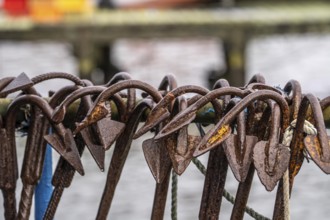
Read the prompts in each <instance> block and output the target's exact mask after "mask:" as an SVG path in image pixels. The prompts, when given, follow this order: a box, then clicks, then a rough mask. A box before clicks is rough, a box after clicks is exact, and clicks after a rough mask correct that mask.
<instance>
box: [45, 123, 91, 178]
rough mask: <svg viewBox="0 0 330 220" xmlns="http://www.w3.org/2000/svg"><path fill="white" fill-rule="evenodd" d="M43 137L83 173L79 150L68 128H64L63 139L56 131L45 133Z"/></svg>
mask: <svg viewBox="0 0 330 220" xmlns="http://www.w3.org/2000/svg"><path fill="white" fill-rule="evenodd" d="M44 138H45V139H46V141H47V142H48V143H49V144H50V145H51V146H52V147H53V148H54V149H55V150H56V151H57V152H58V153H59V154H60V155H61V156H62V157H63V158H64V159H65V160H66V161H67V162H68V163H69V164H70V165H71V166H72V167H73V168H74V169H75V170H76V171H77V172H78V173H79V174H80V175H84V169H83V166H82V163H81V160H80V156H79V152H78V149H77V146H76V143H75V141H74V138H73V135H72V132H71V130H70V129H66V132H65V135H64V140H62V138H61V137H60V136H59V135H58V134H56V133H53V134H48V135H45V136H44Z"/></svg>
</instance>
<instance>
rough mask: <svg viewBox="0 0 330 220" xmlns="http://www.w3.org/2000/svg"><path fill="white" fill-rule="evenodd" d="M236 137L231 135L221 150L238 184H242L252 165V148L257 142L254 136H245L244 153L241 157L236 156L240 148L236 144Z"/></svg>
mask: <svg viewBox="0 0 330 220" xmlns="http://www.w3.org/2000/svg"><path fill="white" fill-rule="evenodd" d="M238 139H239V138H238V135H234V134H231V135H230V136H229V137H228V138H227V139H226V140H225V141H224V142H223V149H224V151H225V154H226V157H227V160H228V163H229V166H230V168H231V170H232V171H233V174H234V176H235V178H236V179H237V180H238V181H239V182H244V181H245V179H246V177H247V174H248V172H249V169H250V165H251V163H252V154H253V147H254V146H255V144H256V143H257V141H258V138H257V137H255V136H250V135H247V136H245V143H244V144H245V146H244V147H245V152H244V153H243V154H242V155H237V154H238V152H237V151H239V150H240V149H237V147H241V146H239V144H238V141H239V140H238Z"/></svg>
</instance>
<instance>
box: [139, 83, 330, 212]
mask: <svg viewBox="0 0 330 220" xmlns="http://www.w3.org/2000/svg"><path fill="white" fill-rule="evenodd" d="M255 80H258V77H256V79H255ZM293 84H294V85H293ZM294 86H296V87H297V86H298V85H297V83H296V82H293V81H290V82H289V83H288V85H287V86H286V88H287V89H286V90H288V91H282V90H280V89H276V88H274V87H270V86H267V85H265V84H264V83H263V82H253V79H252V80H251V83H249V84H248V85H247V86H246V87H244V88H240V89H238V88H232V87H229V88H218V89H214V90H213V91H211V92H209V93H208V94H206V95H204V96H202V97H201V98H200V99H198V100H197V101H196V102H195V103H193V104H191V105H190V106H189V107H188V108H186V109H185V110H183V111H181V112H179V114H177V115H176V116H175V117H174V118H173V119H172V120H171V121H170V122H168V123H167V124H166V125H165V127H164V128H163V129H162V130H161V131H160V132H159V133H158V134H157V136H156V137H155V139H159V140H162V139H163V138H165V137H169V136H171V135H172V134H174V133H175V132H180V130H181V129H183V128H184V127H185V126H187V125H188V124H189V123H191V122H192V121H193V120H194V119H195V118H196V112H197V111H198V109H199V108H201V107H203V106H204V105H205V104H207V103H208V102H210V101H212V100H214V99H217V98H220V97H221V96H225V95H230V96H231V98H236V97H240V98H241V100H239V101H236V104H235V106H234V107H233V108H232V109H230V110H228V112H227V113H226V114H225V115H224V116H223V117H222V118H220V120H219V121H218V122H217V124H216V125H215V126H214V128H212V129H211V130H209V131H208V132H207V133H206V135H205V136H204V137H203V138H202V139H201V141H200V142H199V143H198V144H197V145H196V146H194V153H193V154H192V156H194V157H197V156H199V155H201V154H204V153H206V152H208V151H210V150H213V149H216V148H223V149H224V150H225V154H226V157H227V160H228V162H229V165H230V167H231V169H232V171H233V173H234V175H235V177H236V178H237V180H238V181H239V182H240V187H239V189H238V192H243V190H241V189H240V188H241V183H242V184H243V185H242V188H243V189H245V190H244V193H243V194H244V196H241V195H242V193H241V194H239V193H238V198H241V199H242V200H244V201H239V200H237V203H238V204H240V205H238V206H239V208H238V209H237V208H236V209H235V208H234V209H233V214H232V217H231V218H232V219H242V218H243V214H242V211H241V210H243V209H244V208H245V205H246V201H247V198H248V192H249V191H250V186H251V183H252V177H253V173H252V174H251V170H253V167H251V166H250V164H251V163H253V165H254V168H255V169H256V170H257V173H258V176H259V178H260V180H261V182H262V184H263V185H264V186H265V187H266V189H267V190H268V191H271V190H273V189H274V188H275V186H276V184H277V183H278V182H279V181H280V184H279V186H278V187H279V188H278V193H277V198H276V206H275V207H277V206H278V204H283V202H278V200H281V198H282V197H284V195H283V193H284V192H283V191H282V188H283V182H284V181H286V180H284V177H285V176H286V175H287V173H288V169H289V162H290V158H291V151H290V142H289V143H287V142H286V141H285V140H283V139H284V138H285V137H284V132H285V130H286V128H288V127H289V124H290V119H291V120H293V119H296V118H297V121H299V123H300V124H298V125H299V126H301V123H302V124H303V123H304V120H305V119H308V118H307V117H305V115H304V113H300V114H298V113H297V111H298V110H299V109H300V111H302V112H304V111H307V107H308V105H307V104H306V103H309V104H310V106H311V109H312V113H313V118H314V120H315V122H316V130H317V133H318V138H317V137H316V136H315V135H314V136H311V135H308V136H307V137H306V138H305V146H306V149H307V151H308V154H309V155H310V156H311V157H312V159H313V160H314V161H315V162H316V164H317V165H318V166H320V168H321V169H322V170H323V171H324V172H328V170H327V168H328V166H327V165H328V158H327V156H328V154H327V152H328V151H329V145H328V143H327V141H328V139H327V138H325V137H326V131H325V126H324V122H323V118H322V111H321V110H322V109H321V108H323V109H324V108H325V106H327V105H329V100H328V99H325V100H324V101H323V106H322V107H321V106H320V103H319V102H316V101H315V99H312V98H311V97H310V96H311V95H306V96H305V98H304V99H303V100H307V101H304V102H303V103H302V104H301V106H300V95H301V94H300V93H299V94H298V92H297V93H294V94H293V95H291V96H290V94H291V90H292V89H295V88H291V87H294ZM288 87H290V88H289V89H288ZM174 91H176V90H174ZM182 93H183V92H181V93H180V94H182ZM292 96H293V97H292ZM173 97H174V95H173V94H172V92H170V93H168V95H167V96H165V97H164V98H163V100H166V99H167V100H171V99H173ZM236 99H237V98H236ZM163 100H162V101H161V102H160V103H162V102H163ZM313 101H314V102H313ZM164 102H165V101H164ZM167 102H168V101H167ZM222 105H223V106H225V105H224V101H222ZM318 105H319V106H320V107H317V106H318ZM306 106H307V107H306ZM157 107H158V106H156V107H155V108H154V109H153V110H152V111H151V113H150V115H149V117H148V118H147V121H146V124H145V127H142V130H143V129H145V130H147V128H148V129H150V128H151V127H152V126H155V125H156V124H157V123H159V122H160V121H162V120H164V119H165V118H167V117H168V116H169V113H168V111H167V109H166V108H159V107H158V108H157ZM299 116H300V117H299ZM313 118H312V119H313ZM235 119H236V120H235ZM246 119H247V122H248V127H249V128H248V129H247V131H248V132H247V133H250V134H251V135H253V136H246V135H245V133H246V131H245V130H246V129H245V128H244V124H245V123H246V122H244V121H245V120H246ZM301 121H302V122H301ZM234 127H236V132H237V134H236V133H235V134H232V130H233V128H234ZM260 127H262V128H263V129H260ZM145 130H144V131H145ZM299 132H301V133H302V128H299V127H297V130H296V132H295V134H297V133H299ZM138 133H139V134H141V133H143V132H142V131H140V132H139V131H138ZM296 136H297V135H296ZM291 138H292V137H291ZM294 139H295V138H294ZM294 142H297V141H296V140H294ZM222 143H224V144H222ZM284 143H285V144H284ZM291 149H292V147H291ZM210 160H212V156H211V154H210V157H209V163H210ZM292 163H293V162H292V158H291V163H290V164H292ZM180 174H181V173H180ZM247 177H249V178H247ZM222 178H223V177H222ZM222 180H223V179H222ZM292 181H293V180H291V181H290V182H292ZM248 182H249V183H248ZM245 185H246V186H245ZM287 186H288V187H289V188H290V190H291V189H292V184H291V185H289V184H287ZM209 190H210V189H209ZM212 191H213V190H212ZM213 192H215V191H213ZM202 204H203V205H206V204H207V203H205V201H204V202H203V201H202ZM235 204H236V202H235ZM287 205H288V204H287ZM202 209H205V207H203V206H201V212H200V217H201V219H208V218H212V219H213V218H215V216H217V213H216V212H215V213H212V210H214V208H209V211H208V214H209V215H210V216H207V215H205V216H204V217H203V214H201V213H203V211H202ZM206 209H207V208H206ZM284 209H286V210H284ZM210 210H211V211H210ZM281 211H283V212H286V213H280V212H281ZM237 212H241V213H240V214H235V213H237ZM277 216H280V217H279V218H278V217H277ZM216 218H217V217H216ZM274 218H277V219H281V218H282V219H284V218H285V219H287V218H289V213H287V208H279V209H276V208H275V210H274Z"/></svg>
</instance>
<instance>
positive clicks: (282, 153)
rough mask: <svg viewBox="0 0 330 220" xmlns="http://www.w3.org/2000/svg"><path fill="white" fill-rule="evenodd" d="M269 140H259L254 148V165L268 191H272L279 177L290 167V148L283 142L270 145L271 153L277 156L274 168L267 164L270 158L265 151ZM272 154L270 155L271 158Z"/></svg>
mask: <svg viewBox="0 0 330 220" xmlns="http://www.w3.org/2000/svg"><path fill="white" fill-rule="evenodd" d="M267 144H268V141H259V142H258V143H257V144H256V145H255V147H254V150H253V161H254V166H255V168H256V170H257V173H258V176H259V178H260V181H261V183H262V184H263V185H264V186H265V187H266V190H267V191H272V190H273V189H274V188H275V186H276V184H277V182H278V181H279V179H281V178H282V177H283V175H284V172H285V171H286V170H287V169H288V166H289V161H290V149H289V148H288V147H286V146H284V145H283V144H278V145H277V146H273V147H269V150H268V152H269V155H271V154H273V155H274V156H273V157H271V158H274V157H275V163H274V166H273V168H272V169H270V168H269V167H268V166H267V164H269V163H268V161H267V160H268V159H267V155H266V153H265V151H266V150H267V146H266V145H267ZM269 157H270V156H268V158H269Z"/></svg>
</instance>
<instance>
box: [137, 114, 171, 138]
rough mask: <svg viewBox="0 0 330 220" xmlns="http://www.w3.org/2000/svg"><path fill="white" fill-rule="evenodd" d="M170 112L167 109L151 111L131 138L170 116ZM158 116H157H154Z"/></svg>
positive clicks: (139, 135) (138, 135) (145, 131)
mask: <svg viewBox="0 0 330 220" xmlns="http://www.w3.org/2000/svg"><path fill="white" fill-rule="evenodd" d="M160 111H161V114H160ZM170 115H171V114H170V112H169V111H168V110H167V109H164V108H163V109H162V110H158V111H157V112H156V113H155V112H153V111H151V112H150V114H149V116H148V118H147V120H146V122H145V124H144V125H143V126H142V127H141V128H140V129H139V130H138V131H137V132H136V133H135V134H134V136H133V139H137V138H139V137H141V136H142V135H143V134H145V133H147V132H148V131H150V130H151V129H152V128H153V127H155V126H156V125H158V124H159V123H161V122H162V121H164V120H165V119H167V118H169V117H170ZM156 116H158V117H156Z"/></svg>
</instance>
